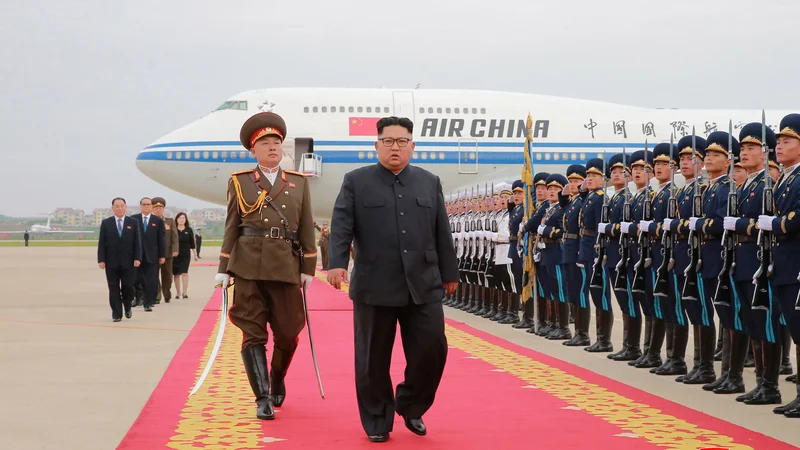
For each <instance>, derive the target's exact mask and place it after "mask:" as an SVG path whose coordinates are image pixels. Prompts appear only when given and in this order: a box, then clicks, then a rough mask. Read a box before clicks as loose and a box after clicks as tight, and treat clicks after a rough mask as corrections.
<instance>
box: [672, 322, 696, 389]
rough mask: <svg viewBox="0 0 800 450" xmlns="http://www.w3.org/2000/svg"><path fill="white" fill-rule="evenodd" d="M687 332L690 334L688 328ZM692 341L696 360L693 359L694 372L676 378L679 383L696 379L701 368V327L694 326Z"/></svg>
mask: <svg viewBox="0 0 800 450" xmlns="http://www.w3.org/2000/svg"><path fill="white" fill-rule="evenodd" d="M686 330H687V332H688V330H689V329H688V327H687V329H686ZM692 340H693V341H694V346H693V350H692V351H693V352H694V358H693V359H692V370H690V371H689V373H687V374H686V375H681V376H679V377H678V378H675V381H676V382H677V383H683V382H684V381H686V380H688V379H691V378H694V377H695V375H697V371H698V370H699V368H700V327H699V326H697V325H694V326H692ZM687 341H688V340H687ZM687 345H688V342H687Z"/></svg>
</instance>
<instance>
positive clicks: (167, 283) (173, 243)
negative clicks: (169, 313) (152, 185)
mask: <svg viewBox="0 0 800 450" xmlns="http://www.w3.org/2000/svg"><path fill="white" fill-rule="evenodd" d="M151 200H152V202H153V214H155V215H157V216H158V217H161V218H162V219H164V228H165V229H166V239H165V243H166V247H167V253H166V255H165V256H166V257H165V259H164V264H161V282H160V286H159V292H158V297H156V303H158V302H159V300H160V299H161V298H163V299H164V302H165V303H169V301H170V300H171V299H172V258H174V257H175V256H178V229H177V228H176V227H175V219H173V218H172V217H164V207H166V206H167V201H166V200H164V197H153V198H152V199H151Z"/></svg>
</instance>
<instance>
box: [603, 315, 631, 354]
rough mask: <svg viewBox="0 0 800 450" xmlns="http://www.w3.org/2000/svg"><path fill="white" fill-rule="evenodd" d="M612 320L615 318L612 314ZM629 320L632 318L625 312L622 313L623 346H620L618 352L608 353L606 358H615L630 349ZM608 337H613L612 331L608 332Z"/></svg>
mask: <svg viewBox="0 0 800 450" xmlns="http://www.w3.org/2000/svg"><path fill="white" fill-rule="evenodd" d="M611 320H612V321H613V320H614V319H613V316H612V319H611ZM628 320H630V318H629V317H628V315H627V314H625V313H623V314H622V348H620V350H619V351H618V352H614V353H611V354H609V355H606V358H608V359H615V358H616V357H617V356H622V354H624V353H625V351H626V350H627V349H628ZM608 337H609V339H610V338H611V333H610V332H609V333H608Z"/></svg>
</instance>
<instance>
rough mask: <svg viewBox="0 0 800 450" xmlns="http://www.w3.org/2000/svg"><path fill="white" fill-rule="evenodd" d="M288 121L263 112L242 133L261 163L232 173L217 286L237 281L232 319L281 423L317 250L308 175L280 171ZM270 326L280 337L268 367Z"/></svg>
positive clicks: (268, 410) (262, 413)
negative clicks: (305, 289) (279, 409)
mask: <svg viewBox="0 0 800 450" xmlns="http://www.w3.org/2000/svg"><path fill="white" fill-rule="evenodd" d="M285 136H286V123H285V122H284V120H283V118H281V117H280V116H279V115H277V114H274V113H271V112H262V113H258V114H256V115H254V116H252V117H250V118H249V119H248V120H247V121H246V122H245V123H244V124H243V125H242V128H241V131H240V134H239V139H240V141H241V143H242V145H243V146H244V147H245V148H246V149H248V150H250V153H251V154H252V155H253V156H254V157H255V158H256V159H257V160H258V166H256V167H255V168H253V169H248V170H243V171H241V172H236V173H234V174H232V175H231V178H230V180H229V181H228V211H227V217H226V219H225V234H224V237H223V239H222V248H221V251H220V262H219V270H218V272H219V273H218V274H217V276H216V280H217V282H219V283H221V284H222V287H223V289H225V288H226V287H227V286H228V281H229V279H230V277H233V278H234V280H235V286H234V294H233V306H232V307H231V309H230V318H231V322H232V323H233V324H234V325H235V326H236V327H237V328H239V329H240V330H242V334H243V342H242V351H241V356H242V360H243V362H244V367H245V371H246V372H247V378H248V380H249V381H250V386H251V388H252V390H253V393H254V394H255V397H256V403H257V404H258V408H257V410H256V416H257V417H258V418H259V419H267V420H269V419H273V418H274V417H275V416H274V409H273V404H274V405H275V406H280V405H281V404H283V401H284V399H285V396H286V387H285V382H284V379H285V377H286V372H287V370H288V369H289V363H290V362H291V361H292V357H293V356H294V353H295V350H296V349H297V343H298V335H299V334H300V331H302V329H303V326H304V325H305V315H304V309H303V298H302V295H303V294H302V291H301V284H303V285H306V286H307V285H308V284H310V283H311V280H312V279H313V275H314V270H315V267H316V260H317V251H316V245H315V242H314V219H313V217H312V215H311V194H310V191H309V186H308V182H307V180H306V178H305V177H304V176H303V175H302V174H301V173H298V172H294V171H289V170H284V169H282V168H281V167H280V161H281V159H282V157H283V150H282V147H281V145H282V143H283V139H284V137H285ZM267 323H269V325H270V328H271V329H272V334H273V354H272V360H271V367H270V369H271V371H270V370H268V368H267V358H266V343H267V339H268V337H269V334H268V333H267Z"/></svg>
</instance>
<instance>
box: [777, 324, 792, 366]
mask: <svg viewBox="0 0 800 450" xmlns="http://www.w3.org/2000/svg"><path fill="white" fill-rule="evenodd" d="M781 343H782V344H783V345H782V347H781V355H782V357H781V371H780V372H779V373H780V374H781V375H791V374H792V373H793V372H794V369H792V361H791V360H790V359H789V354H790V353H791V351H792V334H791V332H789V327H787V326H786V325H781Z"/></svg>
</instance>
